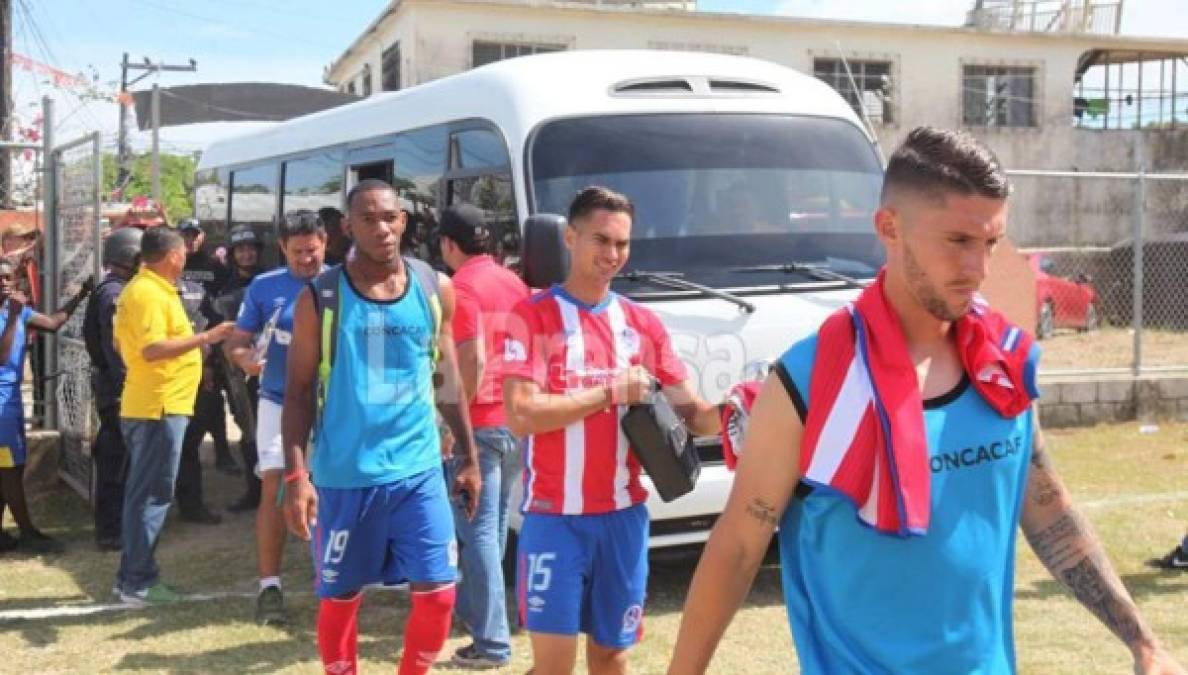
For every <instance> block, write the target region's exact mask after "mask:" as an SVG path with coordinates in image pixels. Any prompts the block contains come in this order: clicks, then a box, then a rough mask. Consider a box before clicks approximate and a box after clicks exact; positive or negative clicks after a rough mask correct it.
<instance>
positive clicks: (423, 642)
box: [398, 584, 454, 675]
mask: <svg viewBox="0 0 1188 675" xmlns="http://www.w3.org/2000/svg"><path fill="white" fill-rule="evenodd" d="M453 611H454V584H450V585H449V586H446V587H444V588H439V589H437V590H433V591H423V592H417V591H413V592H412V611H411V612H409V614H408V621H407V622H406V623H405V624H404V656H402V657H401V658H400V670H399V671H398V672H399V675H424V673H428V672H429V669H430V668H432V667H433V662H434V661H436V660H437V655H438V654H440V653H441V648H442V647H444V646H445V641H446V638H448V637H449V636H450V617H451V615H452V613H453Z"/></svg>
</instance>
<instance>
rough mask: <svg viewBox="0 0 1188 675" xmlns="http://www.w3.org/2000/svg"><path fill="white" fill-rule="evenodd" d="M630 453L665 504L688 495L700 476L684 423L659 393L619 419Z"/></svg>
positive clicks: (630, 409)
mask: <svg viewBox="0 0 1188 675" xmlns="http://www.w3.org/2000/svg"><path fill="white" fill-rule="evenodd" d="M622 425H623V433H624V434H626V435H627V440H628V441H629V442H630V443H631V451H632V452H634V453H635V458H636V459H638V460H639V463H640V464H641V465H643V468H644V471H646V472H647V473H648V477H649V478H651V479H652V484H653V485H655V486H656V492H658V493H660V499H662V500H664V501H665V502H671V501H672V500H674V499H676V498H677V497H680V496H681V495H685V494H688V493H689V492H692V491H693V486H695V485H696V484H697V477H698V476H699V475H700V474H701V460H699V459H698V457H697V448H696V447H695V446H694V444H693V439H692V438H691V437H690V436H689V431H688V430H687V429H686V428H685V423H684V422H682V421H681V418H680V416H678V415H677V414H676V411H675V410H673V409H672V405H670V404H669V403H668V399H666V398H664V395H663V394H660V393H659V392H655V393H653V394H652V398H651V402H649V403H644V404H639V405H633V406H631V407H629V408H628V409H627V412H626V414H624V415H623V420H622Z"/></svg>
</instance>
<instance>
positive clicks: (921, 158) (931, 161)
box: [881, 127, 1011, 203]
mask: <svg viewBox="0 0 1188 675" xmlns="http://www.w3.org/2000/svg"><path fill="white" fill-rule="evenodd" d="M905 191H906V192H912V193H915V194H919V195H922V196H925V197H927V198H929V199H932V200H937V201H940V200H943V199H944V197H945V195H946V194H950V193H951V194H957V195H961V196H963V197H973V196H977V197H986V198H989V199H1006V198H1007V197H1009V196H1010V194H1011V183H1010V181H1009V180H1008V179H1007V176H1006V172H1005V171H1004V170H1003V168H1002V165H1001V164H1000V163H999V162H998V158H997V157H995V156H994V152H993V151H991V150H990V148H988V147H986V146H985V144H983V143H982V142H981V141H979V140H978V139H976V138H974V137H973V136H971V135H970V134H967V133H965V132H963V131H953V130H951V129H938V128H936V127H916V128H915V129H912V131H911V132H910V133H909V134H908V135H907V138H906V139H904V141H903V143H902V144H901V145H900V146H899V147H898V148H896V149H895V152H894V153H892V155H891V158H890V159H889V160H888V161H887V170H886V172H885V173H884V177H883V193H882V196H881V201H882V202H884V203H886V201H887V200H888V198H889V197H890V196H891V195H892V194H894V193H896V192H905Z"/></svg>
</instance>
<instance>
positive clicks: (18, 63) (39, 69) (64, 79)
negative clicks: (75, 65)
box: [9, 52, 90, 89]
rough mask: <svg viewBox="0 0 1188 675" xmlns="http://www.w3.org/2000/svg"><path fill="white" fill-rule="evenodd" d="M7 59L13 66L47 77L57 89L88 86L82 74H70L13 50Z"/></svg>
mask: <svg viewBox="0 0 1188 675" xmlns="http://www.w3.org/2000/svg"><path fill="white" fill-rule="evenodd" d="M9 61H10V62H11V63H12V66H13V67H14V68H20V69H21V70H24V71H27V72H30V73H33V74H35V75H41V76H44V77H48V78H49V79H50V82H51V83H52V84H53V85H54V86H55V87H57V88H58V89H75V88H83V87H88V86H90V83H89V82H87V80H86V78H84V77H83V76H82V75H72V74H70V73H68V72H66V71H64V70H58V69H57V68H55V67H53V66H51V65H47V64H45V63H42V62H40V61H38V60H36V59H32V58H29V57H28V56H25V55H24V54H17V53H16V52H13V53H12V54H11V55H9Z"/></svg>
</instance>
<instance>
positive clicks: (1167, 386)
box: [1039, 375, 1188, 428]
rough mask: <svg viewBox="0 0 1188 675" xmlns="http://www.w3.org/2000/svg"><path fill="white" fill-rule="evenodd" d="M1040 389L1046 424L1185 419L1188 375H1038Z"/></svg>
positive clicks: (1055, 425) (1187, 407)
mask: <svg viewBox="0 0 1188 675" xmlns="http://www.w3.org/2000/svg"><path fill="white" fill-rule="evenodd" d="M1040 393H1041V394H1042V397H1041V398H1040V402H1039V409H1040V422H1041V423H1042V424H1043V425H1044V426H1045V427H1049V428H1058V427H1077V426H1092V425H1094V424H1099V423H1103V422H1128V421H1132V420H1141V421H1144V422H1154V421H1159V420H1181V421H1188V375H1168V376H1143V377H1139V378H1134V377H1129V376H1122V377H1109V378H1106V379H1089V378H1061V377H1060V376H1050V377H1044V376H1041V377H1040Z"/></svg>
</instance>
